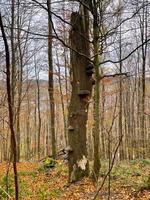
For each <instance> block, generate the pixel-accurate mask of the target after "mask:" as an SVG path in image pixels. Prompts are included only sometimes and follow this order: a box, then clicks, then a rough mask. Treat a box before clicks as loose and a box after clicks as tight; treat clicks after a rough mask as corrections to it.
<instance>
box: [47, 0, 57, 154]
mask: <svg viewBox="0 0 150 200" xmlns="http://www.w3.org/2000/svg"><path fill="white" fill-rule="evenodd" d="M47 8H48V30H49V37H48V63H49V86H48V91H49V100H50V120H51V136H52V156H53V158H55V157H56V137H55V104H54V80H53V61H52V16H51V0H47Z"/></svg>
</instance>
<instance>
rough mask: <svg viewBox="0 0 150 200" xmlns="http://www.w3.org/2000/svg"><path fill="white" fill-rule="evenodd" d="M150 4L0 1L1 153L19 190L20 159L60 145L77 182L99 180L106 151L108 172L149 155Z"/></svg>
mask: <svg viewBox="0 0 150 200" xmlns="http://www.w3.org/2000/svg"><path fill="white" fill-rule="evenodd" d="M149 13H150V2H149V1H147V0H130V1H127V0H126V1H123V0H115V1H113V0H101V1H100V0H91V1H90V0H87V1H86V0H76V1H72V0H70V1H69V0H68V1H67V0H66V1H65V0H62V1H61V0H60V1H59V0H1V1H0V27H1V34H0V44H1V46H0V113H1V114H0V162H3V161H6V162H10V161H12V162H13V167H14V174H16V176H14V179H15V186H16V187H15V188H16V199H17V198H18V189H17V188H18V187H17V185H18V183H17V167H16V163H17V162H19V161H20V162H23V161H32V162H35V161H39V162H40V161H41V160H43V159H44V158H46V157H47V156H50V157H52V158H53V159H57V158H59V156H60V155H62V154H63V156H64V155H65V156H66V157H65V158H67V159H68V164H69V182H76V181H78V180H80V179H82V178H83V177H84V176H87V175H88V174H89V171H90V170H91V169H92V174H93V175H92V176H93V177H94V180H95V181H98V178H99V171H100V167H101V161H102V160H107V161H108V162H109V170H108V174H107V175H106V177H107V176H109V174H110V172H111V170H112V168H113V165H114V162H115V161H122V160H136V159H149V158H150V135H149V129H150V112H149V106H150V101H149V98H150V92H149V88H150V59H149V50H150V49H149V48H150V46H149V41H150V27H149V20H150V14H149ZM60 157H61V156H60ZM89 161H90V163H92V164H90V167H89ZM91 166H92V167H91ZM89 169H90V170H89Z"/></svg>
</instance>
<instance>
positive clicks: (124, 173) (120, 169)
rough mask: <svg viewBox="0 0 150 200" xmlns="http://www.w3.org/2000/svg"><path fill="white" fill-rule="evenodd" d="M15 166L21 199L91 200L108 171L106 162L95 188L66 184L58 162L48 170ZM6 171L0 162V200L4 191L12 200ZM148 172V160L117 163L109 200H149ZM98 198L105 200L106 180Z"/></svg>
mask: <svg viewBox="0 0 150 200" xmlns="http://www.w3.org/2000/svg"><path fill="white" fill-rule="evenodd" d="M17 166H18V177H19V187H20V199H21V200H29V199H32V200H51V199H52V200H54V199H58V200H92V199H93V197H94V195H95V192H96V191H97V188H98V187H99V186H100V185H101V183H102V181H103V179H104V177H105V174H106V173H107V170H108V169H107V167H108V163H107V162H102V167H101V177H100V180H99V182H98V184H97V185H95V184H94V183H93V182H92V180H91V179H84V180H82V181H80V182H78V183H75V184H72V185H68V183H67V180H68V177H67V164H64V163H63V162H61V161H58V162H57V164H56V167H55V168H51V169H50V170H47V169H45V168H43V163H31V162H21V163H18V165H17ZM7 169H8V165H7V164H6V163H0V199H6V197H7V194H6V193H5V192H7V193H8V194H9V196H10V197H11V198H10V199H13V195H14V188H13V175H12V166H10V173H9V177H8V179H7V177H6V171H7ZM149 173H150V161H149V160H136V161H130V162H120V163H117V164H116V165H115V166H114V169H113V171H112V173H111V176H110V180H111V181H110V183H111V190H110V199H112V200H136V199H137V200H150V175H149ZM6 185H8V187H7V188H8V189H6ZM98 199H100V200H105V199H108V180H107V181H106V183H105V185H104V187H103V189H102V190H101V191H100V193H99V197H98Z"/></svg>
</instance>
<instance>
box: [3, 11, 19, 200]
mask: <svg viewBox="0 0 150 200" xmlns="http://www.w3.org/2000/svg"><path fill="white" fill-rule="evenodd" d="M0 27H1V32H2V38H3V41H4V46H5V53H6V84H7V101H8V112H9V127H10V131H11V150H12V155H13V170H14V181H15V199H16V200H18V177H17V165H16V159H17V145H16V138H15V131H14V115H13V104H12V96H11V94H12V93H11V73H10V53H9V47H8V42H7V38H6V35H5V31H4V26H3V22H2V17H1V13H0Z"/></svg>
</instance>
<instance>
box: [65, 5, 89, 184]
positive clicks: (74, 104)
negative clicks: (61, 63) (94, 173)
mask: <svg viewBox="0 0 150 200" xmlns="http://www.w3.org/2000/svg"><path fill="white" fill-rule="evenodd" d="M84 16H85V18H84ZM71 24H73V27H74V28H73V29H72V30H71V31H70V43H71V44H70V45H71V47H72V48H73V49H75V50H76V51H77V52H80V53H81V54H84V55H86V56H87V57H89V56H90V51H89V49H90V48H89V43H88V42H87V41H86V40H85V39H84V38H83V37H82V36H81V35H83V36H84V37H86V38H87V39H88V38H89V33H88V29H89V22H88V12H87V11H86V10H85V9H84V15H81V14H79V13H78V12H73V13H72V15H71ZM76 31H77V32H79V33H80V34H78V33H77V32H76ZM77 52H74V51H73V50H71V55H70V56H71V70H72V78H73V80H72V82H71V84H72V94H71V100H70V105H69V113H68V143H69V146H68V147H67V150H68V155H69V182H75V181H78V180H79V179H81V178H83V177H84V176H87V175H88V168H89V166H88V159H87V147H86V124H87V117H88V107H89V100H90V97H91V92H92V82H91V81H90V79H91V78H92V77H91V74H88V73H87V72H89V71H90V70H89V69H91V68H93V66H92V65H91V64H90V63H89V61H88V59H87V58H86V57H84V56H81V55H79V54H78V53H77Z"/></svg>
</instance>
